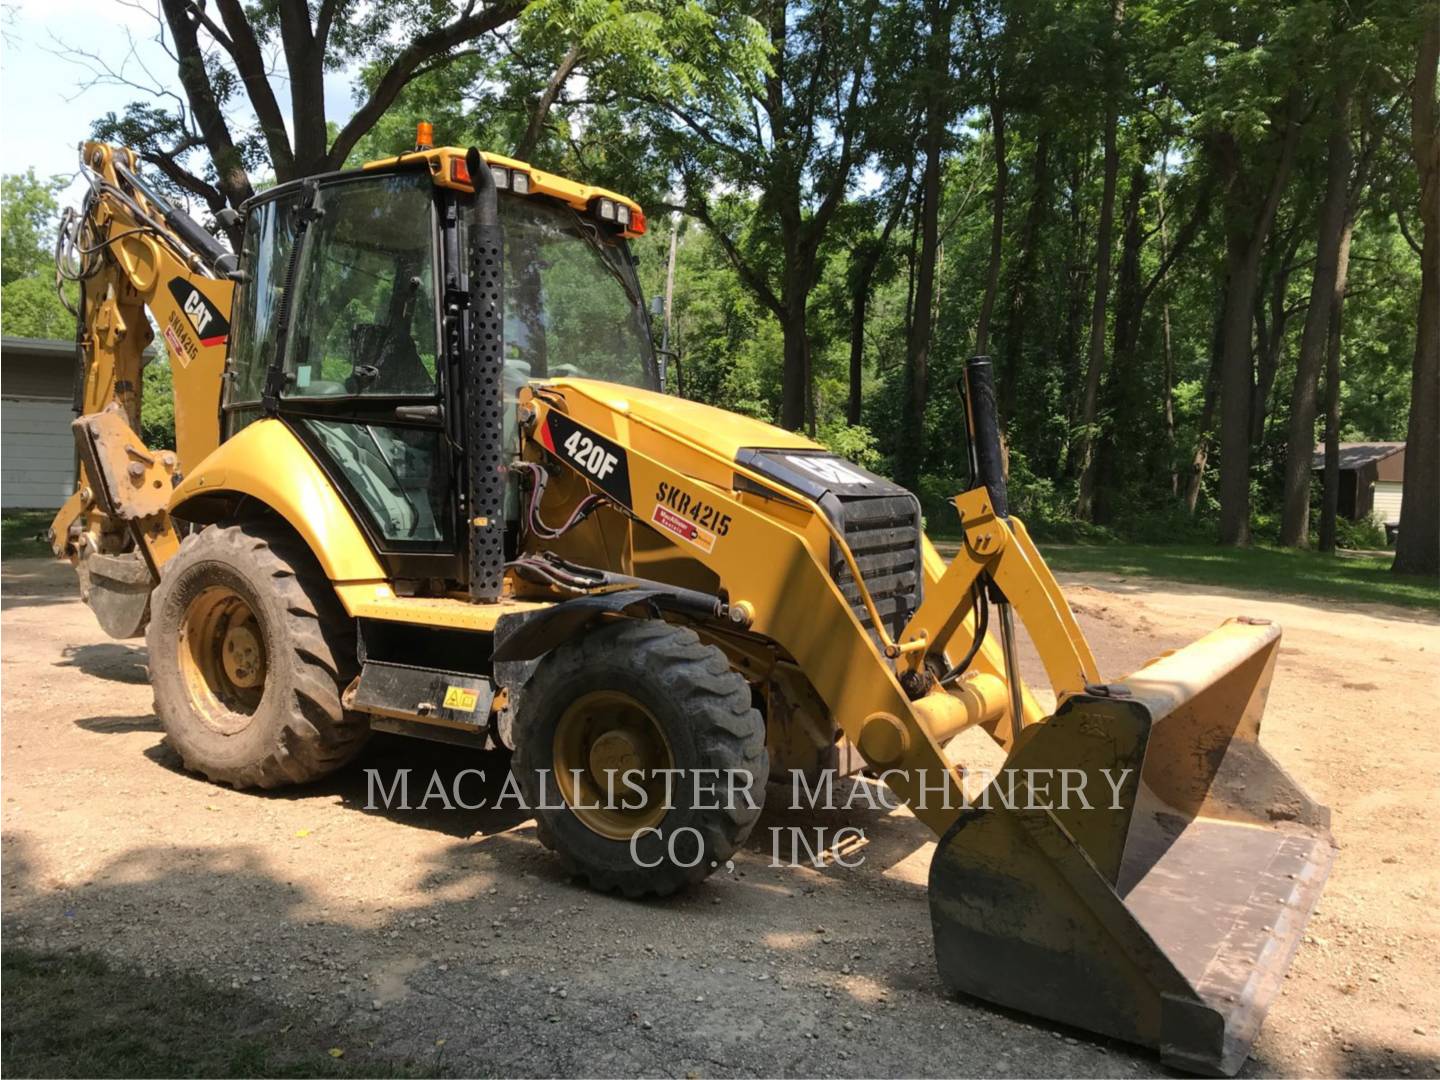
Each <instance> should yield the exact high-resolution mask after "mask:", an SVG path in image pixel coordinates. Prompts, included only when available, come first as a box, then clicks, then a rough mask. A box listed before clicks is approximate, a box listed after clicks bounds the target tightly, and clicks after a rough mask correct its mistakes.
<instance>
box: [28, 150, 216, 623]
mask: <svg viewBox="0 0 1440 1080" xmlns="http://www.w3.org/2000/svg"><path fill="white" fill-rule="evenodd" d="M80 153H81V159H80V160H81V172H82V175H84V177H85V178H86V179H87V180H88V181H89V184H90V191H89V192H88V194H87V196H86V198H85V202H84V205H83V208H82V209H81V210H80V211H79V212H78V214H67V216H66V219H65V221H64V222H63V223H62V227H61V235H60V243H59V245H58V246H57V263H58V268H59V273H60V276H61V277H62V278H67V279H69V280H72V281H74V282H75V283H76V284H77V285H78V288H79V303H78V306H77V308H76V320H77V326H76V351H77V358H76V364H77V367H76V385H75V402H74V405H75V411H76V413H77V417H76V420H75V422H74V424H73V427H72V430H73V432H74V435H75V447H76V458H77V461H78V475H77V479H76V486H75V491H74V493H73V494H72V495H71V496H70V498H68V499H67V500H66V501H65V503H64V504H63V505H62V506H61V508H60V510H59V512H58V513H57V514H56V515H55V518H54V521H53V523H52V524H51V528H50V533H49V536H50V541H51V545H52V547H53V549H54V551H55V553H56V554H57V555H59V556H61V557H64V558H68V559H69V560H70V561H71V562H72V563H73V564H74V565H75V567H76V570H77V571H78V572H79V574H80V582H81V594H82V596H83V597H84V599H85V600H86V602H87V603H89V604H90V606H91V607H92V608H93V609H94V610H95V613H96V615H97V617H98V618H99V619H100V622H101V624H102V626H104V627H105V629H106V630H107V632H109V633H110V634H112V636H116V637H131V636H134V635H135V634H137V633H139V632H140V630H141V629H142V628H143V626H144V619H145V612H146V610H147V607H148V595H149V591H150V588H151V587H152V586H153V584H154V582H155V581H156V580H158V578H159V569H160V566H161V565H162V564H163V563H164V562H165V561H166V560H167V559H168V558H169V557H170V555H171V554H172V553H173V552H174V550H175V548H176V546H177V543H178V540H177V537H176V535H175V530H174V528H173V527H172V526H171V523H170V519H169V515H168V513H167V510H166V507H167V505H168V503H169V499H170V493H171V490H172V488H173V487H174V485H175V484H177V483H179V481H180V480H181V479H182V478H183V476H184V474H185V472H186V470H187V469H189V468H192V467H193V466H195V465H196V464H198V463H199V462H200V461H201V460H202V459H203V458H204V457H205V456H206V455H207V454H209V453H210V451H212V450H214V449H215V447H216V446H217V445H219V441H220V382H221V377H222V374H223V371H224V366H225V346H226V340H227V338H228V335H229V332H230V309H231V301H232V294H233V292H234V282H233V281H231V280H230V279H229V278H228V276H227V274H228V272H229V270H231V269H233V266H234V262H233V256H230V255H229V253H228V252H227V251H225V249H224V248H223V247H221V246H220V245H219V243H218V242H217V241H215V240H214V239H213V238H211V237H210V236H209V235H208V234H207V233H205V232H204V230H203V229H201V228H200V226H199V225H198V224H197V223H195V222H194V221H193V220H191V219H190V218H189V217H187V216H186V215H185V214H184V213H183V212H182V211H180V210H177V209H175V208H174V207H172V206H170V205H169V204H168V203H166V202H164V200H163V199H162V198H161V197H160V196H158V195H156V194H155V193H154V192H153V191H150V190H149V189H148V188H147V187H146V186H145V185H144V183H143V181H141V180H140V179H139V177H138V175H137V174H138V162H137V160H136V157H135V154H134V152H133V151H131V150H126V149H119V148H115V147H111V146H108V145H106V144H104V143H97V142H89V143H85V144H84V145H83V146H82V147H81V152H80ZM152 318H153V320H154V322H155V324H157V325H158V326H159V327H160V332H161V335H162V337H163V339H164V342H165V347H166V350H167V352H168V354H169V357H170V362H171V376H172V381H173V394H174V404H175V435H176V446H175V447H174V448H165V447H162V448H151V447H147V446H146V445H145V444H144V441H143V440H142V439H141V438H140V436H139V434H138V431H139V428H140V410H141V402H142V396H143V385H144V384H143V372H144V367H145V364H146V362H147V359H146V355H145V354H146V350H147V348H148V347H149V346H150V345H151V343H152V342H153V340H154V336H155V335H154V330H153V329H152V326H151V320H152Z"/></svg>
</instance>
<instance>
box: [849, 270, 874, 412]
mask: <svg viewBox="0 0 1440 1080" xmlns="http://www.w3.org/2000/svg"><path fill="white" fill-rule="evenodd" d="M863 258H864V262H863V264H862V265H861V266H859V267H858V268H857V270H856V274H855V282H854V285H853V287H852V289H851V293H850V397H849V399H848V400H847V402H846V405H845V422H846V423H847V424H850V425H852V426H853V425H855V424H858V423H860V406H861V404H862V403H861V400H860V398H861V393H862V389H863V387H862V384H863V382H864V377H865V317H866V309H867V308H868V307H869V305H870V280H871V278H873V277H874V276H875V264H876V262H877V261H878V256H872V255H871V254H870V253H869V252H866V254H865V255H864V256H863Z"/></svg>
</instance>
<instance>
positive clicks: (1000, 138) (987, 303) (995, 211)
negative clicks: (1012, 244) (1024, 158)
mask: <svg viewBox="0 0 1440 1080" xmlns="http://www.w3.org/2000/svg"><path fill="white" fill-rule="evenodd" d="M990 133H991V136H992V141H993V143H994V148H995V187H994V190H993V193H992V200H991V210H990V266H989V269H988V270H987V271H986V273H985V295H984V297H983V298H982V299H981V301H980V318H979V320H978V321H977V322H976V324H975V353H976V355H977V356H984V355H986V354H987V353H988V352H989V351H990V317H991V315H992V314H993V313H994V311H995V295H996V293H998V292H999V291H1000V261H1001V258H1002V255H1003V253H1004V252H1003V248H1004V243H1005V189H1006V187H1007V186H1008V183H1009V171H1008V166H1007V165H1006V163H1005V106H1004V103H1003V102H1002V101H1001V100H1000V96H999V92H998V91H996V92H994V93H992V94H991V97H990Z"/></svg>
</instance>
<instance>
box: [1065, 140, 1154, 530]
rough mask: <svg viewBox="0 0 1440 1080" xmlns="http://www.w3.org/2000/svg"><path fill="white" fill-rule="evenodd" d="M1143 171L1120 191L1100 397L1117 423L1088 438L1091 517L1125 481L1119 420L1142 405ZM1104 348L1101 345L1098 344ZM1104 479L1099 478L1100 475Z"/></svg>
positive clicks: (1105, 514) (1101, 514)
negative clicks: (1111, 328) (1138, 353)
mask: <svg viewBox="0 0 1440 1080" xmlns="http://www.w3.org/2000/svg"><path fill="white" fill-rule="evenodd" d="M1145 184H1146V174H1145V167H1144V165H1143V164H1137V165H1136V166H1135V169H1134V171H1133V172H1132V173H1131V174H1130V186H1129V188H1128V189H1127V191H1126V194H1125V210H1124V212H1123V213H1122V215H1121V217H1122V219H1123V221H1124V226H1123V228H1122V230H1121V234H1122V237H1123V238H1122V240H1121V243H1120V271H1119V275H1118V276H1117V279H1116V282H1115V336H1114V343H1113V345H1112V347H1111V354H1112V359H1111V362H1110V373H1109V377H1108V378H1107V379H1106V380H1105V386H1104V397H1105V403H1106V410H1107V412H1108V413H1109V415H1110V416H1111V417H1114V418H1116V419H1117V421H1118V423H1112V424H1109V425H1106V426H1105V429H1104V430H1103V431H1100V432H1097V433H1096V435H1095V437H1094V438H1092V439H1091V440H1090V442H1089V444H1088V445H1089V447H1090V453H1091V456H1092V460H1091V464H1090V470H1089V472H1090V477H1091V482H1092V487H1091V489H1090V492H1089V494H1090V499H1091V511H1092V517H1093V518H1094V520H1096V521H1099V522H1105V521H1107V520H1109V517H1110V510H1111V506H1110V505H1109V504H1110V502H1111V501H1113V500H1109V499H1108V498H1107V496H1109V495H1112V494H1114V491H1115V490H1116V489H1117V488H1118V487H1119V486H1120V485H1121V484H1122V483H1123V482H1124V478H1123V477H1120V476H1117V475H1116V474H1115V473H1116V469H1115V466H1116V465H1117V464H1118V463H1120V462H1121V461H1123V460H1124V455H1122V454H1120V453H1119V452H1118V451H1119V446H1118V445H1117V443H1118V439H1119V432H1118V431H1117V430H1116V429H1117V428H1118V427H1119V426H1120V425H1121V424H1128V423H1129V421H1130V420H1131V418H1132V417H1138V416H1139V413H1140V410H1141V409H1142V408H1143V405H1142V403H1141V402H1140V401H1139V400H1138V399H1137V395H1136V394H1135V383H1136V381H1137V380H1136V371H1135V368H1136V364H1135V350H1136V348H1137V347H1138V345H1139V343H1140V320H1141V316H1142V315H1143V314H1144V311H1145V297H1144V294H1143V291H1142V284H1141V281H1140V251H1141V248H1142V247H1143V246H1144V242H1145V238H1144V233H1143V232H1142V230H1141V227H1140V202H1141V199H1142V197H1143V195H1144V193H1145ZM1102 352H1103V348H1102ZM1102 476H1103V477H1105V478H1106V482H1105V483H1101V482H1100V478H1101V477H1102ZM1080 484H1081V488H1082V489H1083V488H1084V486H1085V473H1084V472H1082V473H1081V474H1080Z"/></svg>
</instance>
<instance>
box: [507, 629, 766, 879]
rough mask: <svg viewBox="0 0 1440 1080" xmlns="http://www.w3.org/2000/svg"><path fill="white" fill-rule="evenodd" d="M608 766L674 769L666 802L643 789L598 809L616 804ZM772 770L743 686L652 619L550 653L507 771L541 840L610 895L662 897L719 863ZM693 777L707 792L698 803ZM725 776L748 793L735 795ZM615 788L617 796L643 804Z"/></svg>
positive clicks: (761, 727) (718, 658)
mask: <svg viewBox="0 0 1440 1080" xmlns="http://www.w3.org/2000/svg"><path fill="white" fill-rule="evenodd" d="M617 733H618V734H617ZM602 736H605V737H607V738H608V740H609V743H608V745H607V744H601V743H600V742H599V740H600V738H601V737H602ZM607 762H609V763H612V764H611V765H610V767H613V768H617V769H624V768H631V767H634V768H639V769H642V770H645V771H647V772H648V771H651V770H654V769H662V768H664V769H677V770H680V772H679V774H678V775H677V776H676V777H675V778H674V781H673V784H672V786H671V789H670V799H669V801H668V804H667V803H666V801H665V797H664V792H663V789H660V788H650V789H647V796H648V797H647V799H646V805H645V806H644V807H642V808H640V809H638V810H636V811H633V812H629V811H624V810H611V809H609V808H606V809H603V810H596V809H593V807H595V806H596V805H601V806H605V805H606V804H607V803H609V802H610V801H611V800H609V799H608V792H606V788H605V784H606V781H604V780H601V779H599V775H598V774H597V773H596V772H594V771H592V769H593V768H598V767H604V766H606V763H607ZM596 763H598V765H596ZM571 768H574V769H576V770H577V772H578V774H579V775H578V777H577V778H576V779H578V781H579V783H578V786H577V783H576V780H572V779H571V774H570V769H571ZM769 769H770V759H769V754H768V753H767V752H766V749H765V724H764V721H763V720H762V719H761V717H760V714H759V713H758V712H757V711H756V710H755V709H754V708H753V707H752V705H751V694H750V687H749V685H748V684H747V683H746V682H745V680H744V679H743V678H742V677H741V676H740V675H739V674H737V673H736V672H735V671H733V670H732V669H731V667H730V664H729V661H728V660H726V658H725V654H724V653H723V652H721V651H720V650H719V649H717V648H715V647H714V646H712V645H706V644H704V643H702V642H701V640H700V638H699V636H698V635H697V634H696V633H695V631H693V630H690V629H687V628H684V627H678V626H671V625H669V624H668V623H664V622H660V621H657V620H636V619H624V620H619V621H616V622H612V623H607V624H605V625H602V626H600V627H599V628H597V629H594V630H591V631H589V632H587V633H585V634H584V635H583V636H581V637H579V638H577V639H575V640H573V641H570V642H567V643H565V644H564V645H561V646H560V647H559V648H557V649H555V650H554V651H553V652H552V653H550V654H549V655H548V656H547V657H546V658H545V659H544V660H543V661H542V662H541V664H540V666H539V667H538V668H537V669H536V671H535V674H534V676H533V678H532V680H531V681H530V683H529V684H528V685H527V687H526V690H525V694H524V696H523V697H522V698H521V701H520V706H519V713H518V715H517V716H516V718H515V757H514V759H513V762H512V765H511V770H512V772H514V774H515V778H516V781H517V783H518V784H519V787H520V790H521V792H522V793H523V794H524V796H525V798H526V801H527V803H528V805H529V806H530V808H531V809H532V810H533V812H534V813H535V819H536V824H537V827H538V830H539V835H540V840H541V842H542V843H544V844H545V846H546V847H549V848H551V849H553V850H554V851H555V852H556V853H557V854H558V855H559V856H560V859H561V861H562V862H563V863H564V865H565V867H566V869H567V870H568V871H569V872H570V873H571V874H573V875H574V876H576V877H580V878H583V879H585V880H586V881H587V882H588V883H589V884H590V885H592V886H593V887H595V888H597V889H600V890H602V891H605V892H611V891H618V892H621V893H624V894H625V895H626V896H646V895H653V896H667V895H669V894H671V893H673V892H675V891H677V890H678V889H682V888H685V887H686V886H689V885H693V884H695V883H696V882H699V881H701V880H703V879H704V878H706V877H708V876H709V875H710V874H711V873H712V872H713V871H714V870H716V869H717V868H718V867H720V866H723V865H725V862H726V860H727V859H729V858H730V856H731V855H733V854H734V853H735V852H736V851H737V850H738V849H739V847H740V845H741V844H743V843H744V842H745V839H746V837H747V836H749V834H750V830H751V828H752V827H753V826H754V824H755V822H756V820H757V819H758V818H759V816H760V807H761V805H762V804H763V801H764V798H765V780H766V777H767V776H768V775H769ZM701 770H714V771H713V772H711V771H706V772H703V773H701V772H700V771H701ZM697 775H700V776H701V777H702V781H703V784H704V787H706V788H713V790H712V791H705V790H702V791H700V792H699V793H698V794H697V791H696V784H695V778H696V776H697ZM731 776H734V777H735V786H736V787H740V786H743V787H744V788H745V789H746V790H745V793H743V794H740V793H737V795H736V797H735V798H734V799H732V798H731V797H730V785H729V782H728V781H727V777H731ZM614 787H615V795H616V800H617V801H618V800H625V799H629V800H631V801H639V799H638V796H633V795H632V793H631V790H630V789H628V788H627V787H625V786H624V782H623V780H618V779H617V780H616V782H615V784H614ZM597 793H604V794H603V795H602V796H601V797H600V798H595V797H594V796H596V794H597ZM747 795H748V798H747ZM586 796H590V797H588V798H587V797H586ZM732 803H733V805H732ZM752 803H753V804H754V805H753V806H752V805H751V804H752ZM577 805H578V807H579V809H577V808H576V807H577ZM667 805H668V809H667V808H666V807H667ZM587 807H589V808H587ZM632 838H633V849H632Z"/></svg>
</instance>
